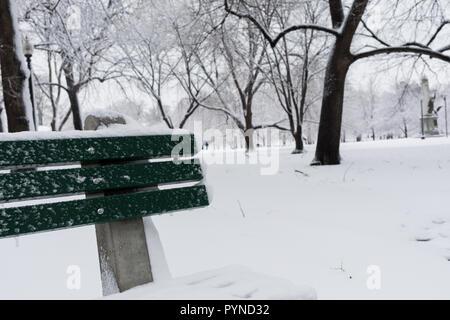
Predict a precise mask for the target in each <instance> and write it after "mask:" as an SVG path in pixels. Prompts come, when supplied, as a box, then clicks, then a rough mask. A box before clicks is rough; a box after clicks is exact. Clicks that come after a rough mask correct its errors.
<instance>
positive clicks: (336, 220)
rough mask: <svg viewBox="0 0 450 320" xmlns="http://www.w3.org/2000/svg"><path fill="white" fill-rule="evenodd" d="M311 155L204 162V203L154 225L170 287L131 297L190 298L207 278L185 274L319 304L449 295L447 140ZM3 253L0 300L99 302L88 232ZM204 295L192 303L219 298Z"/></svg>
mask: <svg viewBox="0 0 450 320" xmlns="http://www.w3.org/2000/svg"><path fill="white" fill-rule="evenodd" d="M307 150H308V152H307V153H305V154H303V155H291V154H290V152H289V151H290V148H283V149H281V150H280V169H279V171H278V174H276V175H261V174H260V167H258V166H256V165H225V164H223V165H210V166H209V167H208V170H207V178H208V184H210V185H211V186H212V189H213V190H214V198H213V202H212V205H211V206H210V207H208V208H204V209H198V210H193V211H186V212H178V213H174V214H167V215H161V216H156V217H153V218H152V220H153V222H154V224H155V225H156V227H157V229H158V231H159V234H160V237H161V241H162V244H163V247H164V250H165V255H166V258H167V262H168V265H169V268H170V271H171V273H172V276H173V277H175V278H177V279H179V280H176V281H172V282H171V283H170V287H171V288H172V289H171V290H173V288H174V286H175V291H168V287H167V286H164V282H161V283H155V284H154V285H150V286H144V287H140V288H137V289H134V290H133V291H134V292H133V294H135V297H143V298H170V295H171V294H168V293H167V292H169V293H170V292H177V288H179V289H180V290H181V291H179V292H183V290H184V292H189V290H190V289H191V288H190V287H186V284H188V283H191V282H192V281H190V279H191V280H192V279H199V278H201V277H202V276H198V275H197V276H195V275H194V276H189V275H191V274H200V275H207V274H209V273H213V274H216V275H217V279H219V280H220V279H222V280H224V281H225V280H227V279H229V277H228V276H226V275H224V274H226V273H227V272H228V273H229V274H231V277H232V278H238V280H242V279H241V278H242V277H239V276H238V275H239V274H241V273H242V274H246V272H248V275H249V276H248V277H250V278H251V279H250V280H253V279H255V277H257V276H255V275H258V274H263V275H269V276H270V277H269V278H267V279H269V280H267V281H269V282H270V281H273V279H274V277H275V278H281V279H286V280H287V281H289V282H290V283H291V284H293V285H298V286H303V285H306V286H310V287H312V288H314V289H315V290H316V293H317V297H318V298H319V299H348V298H356V299H392V298H406V299H409V298H424V299H432V298H446V299H450V286H449V283H450V261H448V260H449V259H450V197H449V195H450V139H446V138H432V139H431V138H430V139H426V140H419V139H407V140H391V141H380V142H361V143H345V144H343V145H342V156H343V158H344V159H343V163H342V165H340V166H326V167H311V166H309V163H310V161H311V158H312V157H313V151H314V148H313V147H307ZM0 254H1V257H2V258H1V263H0V298H3V299H5V298H98V297H100V296H101V286H100V280H99V279H100V275H99V270H98V258H97V252H96V242H95V233H94V228H93V227H83V228H75V229H71V230H64V231H56V232H48V233H42V234H37V235H31V236H24V237H21V238H19V239H18V240H16V239H14V238H13V239H4V240H0ZM71 265H75V266H79V268H80V269H79V270H80V271H81V288H80V289H79V290H69V289H68V288H67V285H66V282H67V279H68V277H69V275H68V273H67V271H68V267H69V266H71ZM229 265H240V266H244V267H245V268H248V269H250V270H252V272H250V271H238V272H236V269H231V270H232V271H231V272H230V269H229V268H227V266H229ZM223 268H225V269H223ZM248 269H244V270H248ZM368 269H369V271H370V272H373V271H374V270H376V271H380V274H379V275H380V277H379V280H380V282H379V283H380V285H381V287H380V288H379V289H375V290H373V287H371V286H369V287H370V288H372V290H370V289H369V287H368V286H367V282H368V279H369V280H371V279H372V280H373V277H374V276H376V275H377V272H375V274H373V273H372V274H369V273H368ZM70 270H73V269H69V272H70ZM211 270H215V271H211ZM217 270H219V271H217ZM220 270H222V271H223V270H225V271H226V272H225V271H223V272H222V271H220ZM233 270H234V271H233ZM238 270H240V269H238ZM206 278H207V277H206ZM206 278H205V279H206ZM244 278H245V277H244ZM258 279H259V278H258ZM261 279H263V278H261ZM377 279H378V278H377ZM219 282H220V281H219ZM225 282H226V281H225ZM369 282H370V281H369ZM259 283H261V282H259ZM272 283H273V282H272ZM371 283H372V282H371ZM177 284H179V287H177ZM291 284H289V286H290V285H291ZM204 285H205V286H207V287H210V286H213V287H214V285H216V286H219V287H220V284H217V283H216V284H214V281H213V284H212V285H211V281H209V282H208V281H207V282H206V283H204ZM256 287H260V286H259V285H258V286H256ZM239 288H240V287H237V289H236V290H234V289H226V290H228V291H229V293H230V294H232V293H231V292H232V291H233V290H234V291H233V292H234V293H236V292H240V291H239V290H240V289H239ZM261 288H263V290H265V291H266V292H267V290H268V289H267V288H268V286H267V282H264V283H263V285H262V286H261ZM269 288H270V286H269ZM300 288H301V287H300ZM193 290H194V289H193ZM195 290H197V289H195ZM268 291H269V292H270V290H268ZM274 291H276V290H274ZM294 291H295V290H294ZM199 292H206V291H201V290H200V291H198V290H197V291H195V293H194V294H193V297H195V298H205V299H207V298H214V297H215V296H205V297H202V296H201V294H199ZM275 295H276V294H275ZM216 296H217V297H221V298H223V297H224V295H220V294H217V295H216ZM126 297H127V293H125V294H124V298H126ZM255 297H261V295H255ZM265 297H267V296H265ZM287 297H288V296H287ZM291 297H292V296H291ZM173 298H177V296H173Z"/></svg>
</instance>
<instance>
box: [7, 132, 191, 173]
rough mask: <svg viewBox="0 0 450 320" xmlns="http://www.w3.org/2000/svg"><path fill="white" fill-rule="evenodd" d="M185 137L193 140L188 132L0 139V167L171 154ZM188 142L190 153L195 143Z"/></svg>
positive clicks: (154, 156) (144, 157)
mask: <svg viewBox="0 0 450 320" xmlns="http://www.w3.org/2000/svg"><path fill="white" fill-rule="evenodd" d="M174 137H176V138H174ZM185 138H187V139H191V141H194V137H193V135H191V134H184V135H174V136H172V135H154V136H124V137H95V138H73V139H44V140H19V141H0V168H11V167H14V166H26V165H35V164H55V163H69V162H79V161H81V162H85V163H86V162H99V161H102V160H138V159H149V158H163V157H170V156H171V152H172V150H173V148H174V147H175V146H176V145H177V144H179V143H180V141H182V139H185ZM178 139H179V140H178ZM173 140H175V141H173ZM190 145H191V150H190V155H193V154H195V153H196V150H195V144H194V143H192V144H190Z"/></svg>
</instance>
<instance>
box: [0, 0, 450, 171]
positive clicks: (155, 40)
mask: <svg viewBox="0 0 450 320" xmlns="http://www.w3.org/2000/svg"><path fill="white" fill-rule="evenodd" d="M0 4H1V5H0V28H1V30H0V41H1V50H0V59H1V72H2V86H3V90H2V91H3V94H2V96H1V97H2V98H1V97H0V99H2V100H3V105H4V106H5V110H6V116H7V127H8V129H9V131H10V132H15V131H23V130H35V129H36V127H37V126H38V125H39V124H42V122H43V121H44V118H45V119H47V118H49V122H50V127H51V129H52V130H54V131H57V130H62V129H63V128H64V126H68V122H69V121H70V120H71V122H72V124H71V127H73V128H74V129H76V130H82V129H83V123H82V113H83V110H82V109H83V106H82V102H80V96H82V94H83V93H84V92H86V90H88V89H89V88H95V87H96V86H103V85H104V84H105V83H109V85H112V86H114V87H115V88H118V90H120V91H121V92H122V94H123V96H124V97H125V98H126V99H128V100H129V101H131V100H133V96H134V92H135V91H139V96H144V97H146V99H148V100H149V101H152V106H153V107H154V108H153V109H152V110H153V111H152V112H151V114H150V113H149V112H147V115H148V116H149V117H154V118H156V119H158V121H160V122H161V123H164V125H165V126H167V127H168V128H184V127H186V126H187V124H189V121H190V120H192V119H193V118H195V117H197V116H198V115H199V114H208V115H209V116H210V117H214V118H220V119H224V121H226V122H227V123H230V124H231V125H232V126H234V127H236V128H238V129H239V130H240V131H241V132H242V134H243V136H244V137H245V147H246V148H247V149H248V150H249V149H252V148H253V147H254V144H255V143H254V141H253V137H254V134H253V133H254V132H255V131H257V130H260V129H262V128H275V129H277V130H281V131H283V132H286V133H287V134H289V135H291V137H292V139H293V141H294V142H295V150H294V153H301V152H302V151H303V150H304V145H303V144H304V136H305V127H307V126H308V125H310V124H314V126H317V129H318V130H317V131H318V132H317V145H316V153H315V159H314V161H313V164H316V165H325V164H338V163H339V162H340V154H339V145H340V142H341V141H342V140H345V137H346V135H347V134H348V132H349V131H353V132H358V131H361V133H362V131H365V132H364V134H365V133H367V132H369V133H368V135H369V137H371V138H373V139H375V138H376V137H377V135H378V136H379V135H381V132H378V131H380V130H384V129H382V126H381V125H380V124H379V123H378V122H379V121H380V119H385V118H388V117H389V116H387V115H386V114H388V113H389V112H390V111H387V110H386V108H380V107H379V104H380V101H383V102H382V103H383V104H386V105H389V106H390V107H391V109H393V110H394V111H393V114H395V117H396V118H399V119H401V120H399V123H401V125H397V124H396V126H397V127H401V131H402V132H403V135H404V136H408V132H410V131H411V130H410V129H411V128H410V127H411V124H410V123H411V121H412V120H411V112H410V111H409V110H408V109H407V107H405V105H407V104H411V103H412V102H408V103H406V101H410V100H411V98H410V97H411V95H412V92H416V91H417V90H416V88H415V87H414V84H409V83H408V81H409V79H406V80H407V83H405V84H403V85H399V87H398V88H396V90H397V92H401V93H399V94H397V93H393V94H391V95H388V94H385V95H380V94H378V93H377V88H376V86H375V85H374V84H372V85H371V84H370V83H371V81H372V80H369V82H368V83H369V84H368V88H366V89H364V92H363V94H361V92H362V91H361V90H359V91H358V90H356V91H353V92H352V93H351V96H350V97H348V94H347V97H345V98H346V99H344V93H345V92H346V83H347V82H348V81H347V75H348V72H349V70H350V67H351V66H352V65H354V64H356V63H363V62H361V61H364V60H365V59H372V60H373V59H380V60H382V59H385V60H387V61H388V64H389V68H391V69H392V68H403V69H405V70H413V71H414V72H419V73H420V70H423V69H424V68H425V69H426V68H429V69H430V70H432V69H433V66H435V65H436V61H441V62H440V64H439V63H438V65H439V66H440V67H441V68H443V69H446V68H448V62H450V56H449V55H448V52H449V51H450V44H449V43H448V38H449V37H448V35H449V28H450V26H448V25H449V24H450V19H449V18H448V15H449V12H450V4H448V3H447V2H446V1H438V0H417V1H413V2H411V1H400V0H396V1H387V0H372V1H369V0H353V1H342V0H327V1H325V0H324V1H310V0H297V1H291V0H263V1H257V0H209V1H204V0H177V1H175V0H171V1H159V0H147V1H145V0H39V1H36V0H23V1H20V2H19V3H17V5H18V7H17V8H16V7H15V1H11V0H0ZM15 11H16V12H15ZM14 20H17V21H14ZM19 29H20V30H21V31H22V33H26V34H27V35H28V36H29V37H30V38H31V39H33V41H34V43H35V50H36V51H37V53H38V54H39V57H40V60H39V61H40V66H39V67H40V68H39V71H37V70H36V71H35V72H33V73H30V72H29V71H28V69H27V67H26V66H25V65H24V60H23V52H21V50H22V48H21V43H20V41H19V40H18V39H19V38H20V31H19ZM430 59H431V60H430ZM430 61H431V62H430ZM431 64H432V65H431ZM30 76H31V77H33V80H34V83H35V86H36V97H35V99H34V100H35V108H37V109H38V114H39V115H40V116H38V117H37V119H31V117H30V115H31V111H30V108H31V106H30V99H29V98H30V97H29V94H28V90H29V88H27V81H26V80H27V78H28V77H30ZM359 77H360V78H364V77H366V78H370V79H372V78H373V79H375V78H376V77H374V76H373V75H371V74H367V76H366V75H359ZM173 88H177V90H178V91H179V92H180V93H179V95H180V96H181V97H182V98H181V99H179V101H177V102H176V103H174V102H173V99H172V97H171V95H173V94H172V93H171V92H172V91H173ZM171 90H172V91H171ZM349 90H350V89H349V84H348V83H347V93H348V92H349ZM358 95H359V96H360V97H359V98H358ZM380 96H382V97H380ZM388 96H389V97H388ZM408 99H409V100H408ZM124 100H125V99H124ZM377 101H378V102H377ZM384 101H386V102H384ZM344 103H345V104H347V105H349V106H350V105H351V104H352V103H353V104H355V105H356V107H355V108H353V109H355V111H352V116H351V117H348V119H349V120H350V122H353V123H350V125H349V123H348V122H349V121H346V119H345V118H344V120H343V113H344ZM123 105H124V107H123V108H125V106H130V103H124V104H123ZM358 105H359V106H358ZM377 105H378V106H377ZM118 109H120V108H118ZM348 110H352V108H350V107H349V108H348ZM143 114H144V112H141V113H139V115H140V116H141V117H143ZM380 114H383V117H380ZM43 115H44V116H43ZM391 118H392V117H391ZM348 119H347V120H348ZM353 120H354V121H353ZM383 121H384V120H383ZM36 122H37V123H36ZM346 122H347V123H346ZM361 126H363V127H364V128H362V129H361V128H360V127H361ZM2 127H6V125H5V124H2ZM349 127H351V130H350V129H348V128H349Z"/></svg>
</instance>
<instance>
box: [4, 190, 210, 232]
mask: <svg viewBox="0 0 450 320" xmlns="http://www.w3.org/2000/svg"><path fill="white" fill-rule="evenodd" d="M207 205H208V196H207V193H206V189H205V186H193V187H186V188H177V189H167V190H157V191H150V192H140V193H134V194H124V195H117V196H108V197H100V198H92V199H86V200H74V201H68V202H59V203H50V204H43V205H34V206H26V207H16V208H7V209H0V237H10V236H17V235H20V234H27V233H34V232H39V231H45V230H50V229H62V228H68V227H76V226H83V225H88V224H93V223H102V222H108V221H119V220H126V219H132V218H137V217H143V216H147V215H151V214H160V213H166V212H171V211H175V210H182V209H189V208H197V207H204V206H207Z"/></svg>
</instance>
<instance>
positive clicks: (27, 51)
mask: <svg viewBox="0 0 450 320" xmlns="http://www.w3.org/2000/svg"><path fill="white" fill-rule="evenodd" d="M33 49H34V48H33V44H32V43H31V42H30V39H29V38H28V36H26V37H25V40H24V43H23V53H24V55H25V58H26V59H27V65H28V70H29V71H30V78H29V79H28V87H29V89H30V100H31V109H32V112H33V122H34V128H35V130H37V126H36V111H35V110H36V108H35V106H34V92H33V71H32V68H31V57H32V56H33Z"/></svg>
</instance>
